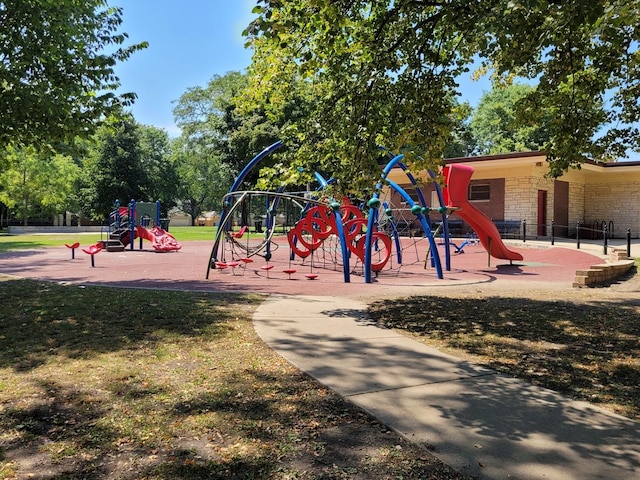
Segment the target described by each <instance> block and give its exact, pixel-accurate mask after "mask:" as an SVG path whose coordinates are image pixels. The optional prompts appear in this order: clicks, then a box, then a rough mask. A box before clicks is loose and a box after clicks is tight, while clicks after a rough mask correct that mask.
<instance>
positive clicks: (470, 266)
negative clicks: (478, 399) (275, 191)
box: [0, 237, 603, 296]
mask: <svg viewBox="0 0 640 480" xmlns="http://www.w3.org/2000/svg"><path fill="white" fill-rule="evenodd" d="M274 241H275V242H276V244H277V245H278V247H277V248H275V249H274V251H273V257H272V258H271V259H270V261H269V264H270V265H273V268H272V269H271V270H270V271H269V272H268V275H269V278H267V272H266V271H264V270H262V269H261V267H262V266H264V265H265V264H266V263H267V262H266V261H265V260H264V259H263V258H261V257H258V256H254V257H252V259H253V260H254V262H252V263H247V264H245V263H241V264H240V265H239V266H238V267H236V268H235V269H232V268H226V269H211V270H210V272H209V278H208V279H206V274H207V263H208V261H209V255H210V253H211V247H212V244H213V242H202V241H197V242H196V241H194V242H184V243H183V247H182V249H181V250H179V251H175V252H156V251H154V250H152V249H143V250H125V251H124V252H107V251H106V250H104V251H102V252H101V254H100V255H96V258H95V267H94V268H92V267H91V262H90V258H89V256H88V255H78V256H76V258H75V259H74V260H72V259H70V258H69V251H68V249H67V248H66V247H65V246H64V245H61V246H60V247H50V248H43V249H37V250H35V249H34V250H24V251H19V252H8V253H4V254H1V255H0V273H3V274H7V275H14V276H18V277H24V278H33V279H42V280H49V281H56V282H65V283H72V284H83V285H88V284H97V285H109V286H118V287H140V288H160V289H172V290H176V289H178V290H198V291H211V292H215V291H222V292H231V291H233V292H256V293H277V294H284V295H337V296H376V295H387V296H388V295H404V294H416V293H417V294H420V293H422V294H428V293H429V288H430V287H447V288H452V289H455V288H456V287H462V286H466V287H469V286H474V287H477V288H482V287H483V286H486V287H487V288H489V287H491V288H493V289H498V290H499V289H500V288H501V285H504V286H505V287H506V286H507V285H509V284H513V283H514V282H532V285H531V286H532V287H533V286H534V285H533V283H538V282H540V283H543V284H545V285H546V286H547V287H548V286H549V284H550V283H553V284H557V285H558V286H559V287H564V288H570V287H571V285H572V283H573V280H574V277H575V272H576V270H578V269H586V268H589V267H590V266H591V265H595V264H599V263H602V262H603V260H601V259H600V258H599V257H597V256H594V255H591V254H589V253H587V252H584V251H580V250H575V249H569V248H562V247H549V248H520V247H513V246H510V248H513V249H514V250H515V251H518V252H520V253H521V254H522V255H523V257H524V260H523V261H522V262H513V265H510V264H509V261H505V260H498V259H494V258H489V257H488V255H487V252H486V251H485V250H484V249H483V248H482V247H481V246H479V245H473V246H471V245H467V246H466V247H465V248H464V252H465V253H461V254H452V255H451V270H450V271H446V270H445V265H444V254H443V253H441V257H442V264H443V265H442V266H443V274H444V279H438V278H437V276H436V271H435V269H434V268H432V267H430V266H427V268H426V269H425V262H424V259H425V255H426V252H427V246H428V245H427V243H426V241H424V240H423V241H421V242H419V243H418V244H414V243H413V239H403V242H404V243H405V250H404V253H403V264H402V265H398V262H397V258H396V253H395V251H394V252H393V254H392V256H391V259H390V260H389V262H388V263H387V265H386V266H385V268H384V269H383V270H382V271H381V272H379V274H378V275H377V276H374V281H373V282H372V283H369V284H367V283H365V282H364V276H363V273H362V264H361V262H360V261H359V260H357V259H356V257H355V255H352V256H351V259H350V263H351V264H350V267H351V271H352V274H351V281H350V283H348V284H345V283H344V274H343V269H342V265H334V263H333V261H332V260H331V259H330V258H329V257H330V255H329V253H325V252H323V251H322V249H320V250H318V251H317V252H316V253H315V254H314V256H313V265H312V264H311V257H307V258H306V259H304V261H302V260H301V259H298V258H296V260H294V261H293V262H290V261H289V254H290V250H289V248H288V245H287V240H286V238H284V237H281V238H280V237H279V238H274ZM440 248H441V247H440ZM452 250H454V249H452ZM221 251H222V250H221ZM441 252H443V250H441ZM225 256H226V259H225V260H226V261H227V262H231V261H232V260H238V259H237V258H235V259H232V258H231V255H230V252H226V253H225ZM374 260H375V259H374ZM289 268H295V269H296V272H295V273H293V274H291V275H289V274H287V273H286V272H285V270H288V269H289ZM311 273H313V274H317V277H316V278H315V279H314V280H313V281H311V280H308V279H307V278H306V277H305V275H307V274H311ZM507 282H509V283H507Z"/></svg>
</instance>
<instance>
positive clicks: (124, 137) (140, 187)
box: [80, 117, 150, 220]
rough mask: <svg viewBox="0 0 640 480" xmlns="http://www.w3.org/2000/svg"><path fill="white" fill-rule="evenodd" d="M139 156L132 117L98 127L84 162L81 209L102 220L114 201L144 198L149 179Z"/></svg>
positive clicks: (139, 150) (136, 130)
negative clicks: (90, 149)
mask: <svg viewBox="0 0 640 480" xmlns="http://www.w3.org/2000/svg"><path fill="white" fill-rule="evenodd" d="M141 157H142V148H141V146H140V136H139V132H138V125H137V124H136V122H135V121H134V120H133V118H131V117H124V118H117V119H112V120H111V121H110V122H109V123H108V124H106V125H104V126H102V127H100V128H99V129H98V131H97V133H96V135H95V138H94V145H93V148H92V151H91V152H90V154H89V156H88V158H87V159H86V160H85V163H84V169H83V173H84V180H83V183H84V185H83V187H82V188H81V192H80V197H81V199H82V205H81V206H82V210H83V212H84V213H86V214H87V215H88V216H89V217H90V218H92V219H94V220H103V219H105V218H106V217H107V215H108V214H109V212H111V211H112V210H113V207H114V203H115V201H116V200H119V201H120V202H121V203H122V204H123V205H126V204H127V203H128V202H129V200H132V199H133V200H140V199H145V198H146V192H147V191H148V190H149V185H150V179H149V176H148V172H147V171H146V170H145V169H144V164H143V161H142V158H141Z"/></svg>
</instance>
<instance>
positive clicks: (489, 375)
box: [254, 295, 640, 480]
mask: <svg viewBox="0 0 640 480" xmlns="http://www.w3.org/2000/svg"><path fill="white" fill-rule="evenodd" d="M366 311H367V310H366V305H364V304H363V303H361V302H360V301H358V300H355V299H353V298H342V297H329V296H322V297H320V296H295V297H293V296H283V295H272V296H270V297H269V299H268V300H267V301H265V302H264V303H263V304H262V305H261V306H260V307H259V308H258V310H257V311H256V313H255V316H254V325H255V329H256V331H257V332H258V334H259V335H260V336H261V337H262V339H263V340H264V341H265V342H266V343H267V344H268V345H269V346H270V347H272V348H273V349H275V350H276V351H278V352H279V353H280V354H281V355H282V356H283V357H284V358H285V359H287V360H288V361H289V362H291V363H292V364H293V365H295V366H296V367H298V368H299V369H301V370H303V371H305V372H306V373H308V374H310V375H311V376H313V377H314V378H316V379H317V380H319V381H320V382H321V383H323V384H324V385H326V386H327V387H329V388H331V389H332V390H334V391H335V392H337V393H338V394H340V395H342V396H343V397H345V398H347V399H349V400H350V401H351V402H353V403H354V404H356V405H358V406H360V407H361V408H363V409H364V410H366V411H368V412H370V413H371V414H373V415H374V416H375V417H377V418H378V419H379V420H380V421H382V422H383V423H385V424H386V425H387V426H389V427H390V428H393V429H394V430H396V431H397V432H399V433H401V434H403V435H404V436H405V437H406V438H408V439H409V440H411V441H413V442H416V443H419V444H422V445H424V446H426V447H427V448H428V449H429V450H431V451H432V453H433V454H434V455H436V456H437V457H439V458H440V459H441V460H442V461H443V462H445V463H446V464H448V465H450V466H452V467H454V468H456V469H457V470H458V471H460V472H462V473H467V474H471V475H474V476H476V477H477V478H480V479H519V480H529V479H531V480H534V479H536V480H538V479H545V480H549V479H562V480H591V479H607V480H628V479H631V478H640V473H639V472H640V424H638V423H637V422H634V421H632V420H630V419H628V418H625V417H621V416H618V415H615V414H611V413H608V412H605V411H604V410H601V409H599V408H597V407H594V406H592V405H589V404H587V403H585V402H577V401H573V400H570V399H567V398H565V397H563V396H562V395H560V394H558V393H556V392H553V391H550V390H547V389H543V388H539V387H535V386H532V385H530V384H528V383H525V382H522V381H519V380H517V379H514V378H511V377H508V376H505V375H502V374H498V373H496V372H495V371H492V370H490V369H487V368H483V367H479V366H475V365H473V364H470V363H468V362H465V361H462V360H460V359H457V358H455V357H451V356H449V355H446V354H443V353H441V352H439V351H437V350H435V349H433V348H430V347H427V346H425V345H423V344H421V343H419V342H416V341H414V340H411V339H409V338H407V337H404V336H402V335H400V334H398V333H396V332H394V331H392V330H388V329H384V328H380V327H378V326H376V325H375V324H373V323H372V322H370V321H369V319H368V317H367V313H366Z"/></svg>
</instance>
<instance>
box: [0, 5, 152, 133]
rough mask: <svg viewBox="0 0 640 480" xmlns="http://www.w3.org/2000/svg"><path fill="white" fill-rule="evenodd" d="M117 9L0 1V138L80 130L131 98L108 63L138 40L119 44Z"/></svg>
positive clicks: (89, 128)
mask: <svg viewBox="0 0 640 480" xmlns="http://www.w3.org/2000/svg"><path fill="white" fill-rule="evenodd" d="M122 13H123V12H122V9H120V8H115V7H109V6H108V5H107V2H106V1H105V0H86V1H81V2H80V1H76V0H57V1H51V0H2V1H0V145H6V144H9V143H19V144H24V145H42V144H55V143H56V142H58V141H70V140H72V139H73V138H74V137H76V136H78V135H83V136H86V135H88V134H90V133H92V131H93V129H94V128H95V127H96V124H97V123H98V122H99V121H100V120H101V119H104V118H106V117H107V116H109V115H110V114H112V113H113V112H116V111H118V110H119V109H121V108H122V106H127V105H130V104H131V102H132V101H133V100H134V98H135V95H134V94H133V93H125V94H122V95H116V94H115V93H114V92H115V91H116V90H117V89H118V88H119V87H120V81H119V79H118V77H117V76H116V74H115V70H114V66H115V65H116V63H117V62H122V61H125V60H127V59H128V58H129V56H130V55H131V54H132V53H133V52H135V51H136V50H139V49H141V48H144V47H145V46H146V43H140V44H136V45H129V46H125V45H124V44H125V42H126V39H127V34H126V33H121V32H119V31H118V30H119V27H120V25H121V23H122Z"/></svg>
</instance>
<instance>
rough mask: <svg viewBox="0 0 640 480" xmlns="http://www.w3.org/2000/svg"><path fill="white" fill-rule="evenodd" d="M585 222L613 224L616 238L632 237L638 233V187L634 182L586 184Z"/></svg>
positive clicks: (639, 194) (639, 228) (639, 190)
mask: <svg viewBox="0 0 640 480" xmlns="http://www.w3.org/2000/svg"><path fill="white" fill-rule="evenodd" d="M584 195H585V201H584V206H585V212H584V219H585V221H586V222H588V223H591V222H594V221H596V220H597V221H598V222H600V223H601V222H603V221H605V222H607V224H609V222H613V227H614V233H615V236H616V237H622V236H624V235H626V231H627V228H631V233H632V236H634V237H637V236H638V232H639V231H640V185H639V184H638V183H635V182H625V183H613V184H604V185H603V184H593V183H592V184H587V185H586V186H585V194H584Z"/></svg>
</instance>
